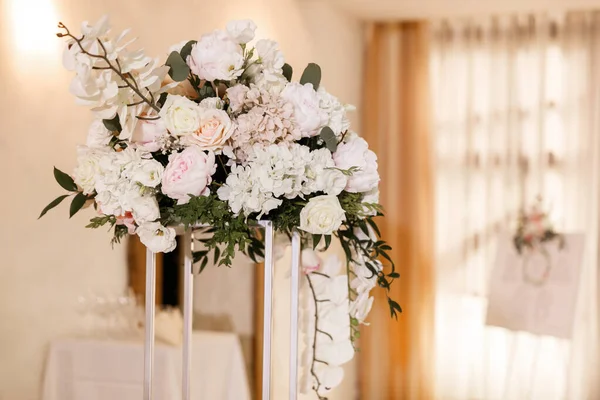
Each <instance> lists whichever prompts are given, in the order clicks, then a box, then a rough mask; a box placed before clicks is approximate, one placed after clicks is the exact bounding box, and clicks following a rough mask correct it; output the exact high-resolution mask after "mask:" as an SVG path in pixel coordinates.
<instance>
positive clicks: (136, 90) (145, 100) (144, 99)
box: [56, 22, 160, 112]
mask: <svg viewBox="0 0 600 400" xmlns="http://www.w3.org/2000/svg"><path fill="white" fill-rule="evenodd" d="M58 27H59V28H62V29H64V30H65V32H66V33H57V34H56V35H57V36H58V37H65V36H67V37H70V38H72V39H73V40H74V41H75V43H77V45H78V46H79V48H80V49H81V51H82V53H83V54H86V55H88V56H90V57H92V58H99V59H101V60H103V61H104V62H105V63H106V64H107V66H106V67H96V69H99V68H102V69H110V70H112V71H114V72H115V73H116V74H117V75H119V77H120V78H121V79H122V80H123V82H125V85H126V86H128V87H129V88H130V89H131V90H133V91H134V93H135V94H137V95H138V96H139V97H140V99H142V102H143V103H147V104H148V105H149V106H150V107H151V108H152V109H153V110H154V111H156V112H159V111H160V108H158V106H157V105H156V104H154V101H152V100H153V99H154V95H152V93H150V90H148V93H150V96H151V99H152V100H151V99H148V98H147V97H146V96H144V95H143V94H142V92H141V91H140V90H139V87H138V85H137V82H136V80H135V79H134V78H133V77H132V76H131V74H123V73H122V72H121V64H120V63H119V59H117V60H116V63H117V67H118V68H117V67H115V66H114V65H113V64H112V63H111V62H110V60H109V59H108V57H107V52H106V48H105V47H104V43H102V41H101V40H100V39H98V44H99V45H100V47H101V48H102V51H104V55H102V54H92V53H90V52H88V51H87V50H86V49H84V48H83V45H82V44H81V42H82V41H83V39H84V38H85V36H82V37H81V38H77V37H75V36H74V35H73V34H71V32H70V31H69V28H67V27H66V26H65V25H64V24H63V23H62V22H60V23H59V24H58ZM127 76H129V77H131V81H132V82H133V83H131V82H130V80H129V79H128V78H127Z"/></svg>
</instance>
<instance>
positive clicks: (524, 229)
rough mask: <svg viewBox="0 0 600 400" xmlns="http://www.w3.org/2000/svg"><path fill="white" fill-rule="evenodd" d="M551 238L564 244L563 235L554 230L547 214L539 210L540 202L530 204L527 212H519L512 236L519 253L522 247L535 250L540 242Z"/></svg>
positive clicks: (548, 240) (521, 251)
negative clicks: (515, 229) (515, 230)
mask: <svg viewBox="0 0 600 400" xmlns="http://www.w3.org/2000/svg"><path fill="white" fill-rule="evenodd" d="M538 203H541V201H538ZM552 240H559V244H560V247H561V248H562V246H564V238H563V236H562V235H561V234H559V233H557V232H556V231H555V230H554V228H553V226H552V223H551V222H550V219H549V217H548V214H547V213H546V212H544V211H542V210H541V206H540V204H536V205H534V206H532V207H531V209H530V210H529V212H525V211H523V212H521V214H520V215H519V221H518V227H517V232H516V233H515V235H514V238H513V242H514V244H515V247H516V249H517V251H518V252H519V254H522V253H523V250H524V249H527V250H535V249H537V248H539V247H540V245H541V244H542V243H546V242H550V241H552Z"/></svg>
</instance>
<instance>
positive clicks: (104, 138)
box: [85, 119, 113, 147]
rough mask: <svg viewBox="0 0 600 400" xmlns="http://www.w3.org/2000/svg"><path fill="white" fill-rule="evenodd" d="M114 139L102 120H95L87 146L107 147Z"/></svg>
mask: <svg viewBox="0 0 600 400" xmlns="http://www.w3.org/2000/svg"><path fill="white" fill-rule="evenodd" d="M112 138H113V135H112V132H111V131H109V130H108V129H106V127H105V126H104V123H103V122H102V120H101V119H95V120H94V121H93V122H92V124H91V125H90V128H89V129H88V135H87V141H86V143H85V144H86V145H87V146H88V147H106V146H108V144H109V143H110V140H111V139H112Z"/></svg>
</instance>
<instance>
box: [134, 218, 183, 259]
mask: <svg viewBox="0 0 600 400" xmlns="http://www.w3.org/2000/svg"><path fill="white" fill-rule="evenodd" d="M136 233H137V235H138V236H139V237H140V241H141V242H142V243H143V244H144V245H145V246H146V247H147V248H148V249H149V250H150V251H152V252H153V253H169V252H171V251H173V250H175V247H176V246H177V242H176V241H175V237H176V236H177V235H176V233H175V229H173V228H168V227H166V226H162V225H161V224H160V223H159V222H146V223H145V224H142V225H140V226H139V227H138V228H137V230H136Z"/></svg>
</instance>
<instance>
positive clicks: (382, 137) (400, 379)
mask: <svg viewBox="0 0 600 400" xmlns="http://www.w3.org/2000/svg"><path fill="white" fill-rule="evenodd" d="M367 39H368V44H367V54H366V66H365V79H364V91H363V92H364V97H363V106H362V107H363V110H364V114H363V119H362V120H363V124H362V134H363V135H364V136H365V137H366V139H367V140H368V141H369V143H370V144H371V146H372V148H373V150H374V151H375V152H376V153H377V154H378V157H379V170H380V173H381V185H380V188H381V203H382V204H383V206H384V207H385V210H386V217H385V218H383V219H380V220H379V222H378V223H379V224H380V226H381V228H382V233H383V235H384V238H385V239H386V240H388V241H389V242H390V244H391V246H392V247H393V254H392V255H393V258H394V260H395V262H396V264H397V266H398V269H399V272H400V275H401V276H400V279H399V280H398V281H396V282H395V283H394V285H393V289H392V291H391V296H392V297H393V298H395V299H397V300H398V301H399V303H400V304H401V306H402V307H403V309H404V312H403V313H402V315H401V316H400V317H399V319H398V321H395V320H391V319H390V315H389V311H388V308H387V303H386V302H385V298H384V297H383V296H380V297H379V298H377V299H376V302H375V304H376V306H375V308H374V310H373V312H372V314H371V316H370V322H371V325H370V326H369V327H366V328H365V329H363V330H362V334H363V336H362V339H361V343H360V349H361V351H360V353H359V354H360V363H359V368H360V374H359V379H360V390H361V399H365V400H366V399H418V400H426V399H432V398H433V387H432V380H433V379H432V372H433V368H432V345H433V340H432V327H433V254H434V244H433V220H432V212H433V191H432V189H433V184H432V164H431V149H430V129H429V120H430V114H429V110H430V104H429V86H428V83H429V78H428V48H427V42H428V28H427V25H426V24H424V23H421V22H409V23H394V24H376V25H374V26H372V27H371V29H370V31H369V32H368V38H367Z"/></svg>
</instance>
